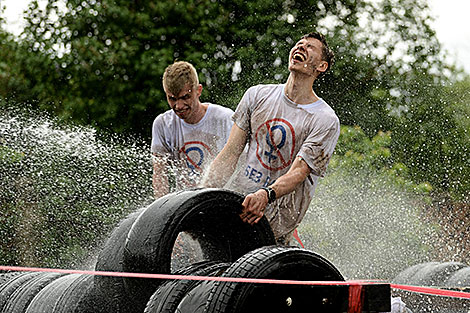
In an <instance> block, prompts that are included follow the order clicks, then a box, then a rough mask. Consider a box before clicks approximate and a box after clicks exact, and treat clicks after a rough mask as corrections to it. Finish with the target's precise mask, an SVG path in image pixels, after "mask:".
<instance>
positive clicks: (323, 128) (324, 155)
mask: <svg viewBox="0 0 470 313" xmlns="http://www.w3.org/2000/svg"><path fill="white" fill-rule="evenodd" d="M339 131H340V124H339V120H338V118H337V117H336V116H331V117H328V118H321V119H319V120H317V123H316V125H315V126H314V127H313V128H312V130H311V131H310V133H309V135H308V136H307V138H306V140H305V141H304V143H303V144H302V146H301V148H300V151H299V153H298V154H297V156H299V157H301V158H302V159H303V160H304V161H305V162H306V163H307V165H308V166H309V167H310V169H311V173H312V174H313V175H315V176H319V177H323V176H325V173H326V168H327V167H328V163H329V161H330V159H331V156H332V155H333V152H334V149H335V147H336V143H337V142H338V137H339Z"/></svg>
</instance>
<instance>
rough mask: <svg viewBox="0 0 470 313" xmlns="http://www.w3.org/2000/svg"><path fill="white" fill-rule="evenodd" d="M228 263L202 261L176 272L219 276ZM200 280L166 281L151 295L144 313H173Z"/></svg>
mask: <svg viewBox="0 0 470 313" xmlns="http://www.w3.org/2000/svg"><path fill="white" fill-rule="evenodd" d="M204 263H205V264H204ZM229 265H230V264H229V263H213V262H210V263H207V262H203V265H202V266H198V267H194V266H190V267H189V268H187V269H185V270H183V271H178V272H179V273H180V275H194V276H220V275H221V274H222V272H223V271H224V270H225V269H227V268H228V267H229ZM200 282H201V281H199V280H181V279H179V280H172V281H166V282H165V283H163V284H162V285H160V286H159V287H158V289H157V291H155V293H154V294H153V295H152V297H151V298H150V300H149V302H148V303H147V306H146V308H145V311H144V313H174V312H175V310H176V308H177V307H178V305H179V303H180V302H181V300H182V299H183V298H184V297H185V295H186V294H187V293H188V292H189V291H190V290H191V289H193V288H194V287H195V286H197V284H198V283H200Z"/></svg>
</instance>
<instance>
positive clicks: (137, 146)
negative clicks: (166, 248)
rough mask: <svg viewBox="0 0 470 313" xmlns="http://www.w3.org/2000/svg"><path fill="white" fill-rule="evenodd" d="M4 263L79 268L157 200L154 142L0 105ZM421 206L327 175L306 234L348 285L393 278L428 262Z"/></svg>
mask: <svg viewBox="0 0 470 313" xmlns="http://www.w3.org/2000/svg"><path fill="white" fill-rule="evenodd" d="M0 168H1V173H0V175H1V180H0V205H1V213H0V219H1V226H0V238H1V239H0V240H1V242H0V244H1V245H0V247H1V248H0V259H1V262H2V263H3V264H11V265H33V266H64V267H77V266H78V267H80V266H82V265H81V264H82V263H81V262H83V260H84V259H87V258H89V257H90V255H92V256H93V255H96V253H94V252H95V251H96V249H97V247H98V248H99V244H100V242H101V241H102V240H103V239H105V238H106V236H107V235H108V234H109V231H110V230H111V229H112V228H113V227H114V226H115V225H116V223H117V222H118V221H119V220H121V219H122V218H123V217H124V216H126V215H127V214H128V213H129V212H131V211H134V210H135V209H137V208H139V207H142V206H145V205H147V204H149V203H150V202H151V201H153V197H152V189H151V175H152V173H151V159H150V153H149V147H148V143H147V142H141V141H136V140H130V139H128V138H127V139H123V138H119V137H118V136H116V135H111V136H101V137H99V136H98V134H97V132H96V131H94V130H93V129H91V128H85V127H79V126H70V125H66V126H64V125H61V124H59V123H57V122H56V121H54V120H53V119H51V118H49V117H44V116H43V117H41V116H38V115H37V113H35V112H33V113H31V112H30V111H29V110H28V109H27V108H23V109H18V108H16V109H12V108H8V109H7V108H5V107H0ZM422 203H423V202H422V201H420V199H417V198H416V197H415V196H414V195H411V194H409V193H406V192H404V191H403V190H402V189H400V188H398V187H394V186H393V184H392V183H391V182H389V181H386V180H384V179H383V178H381V177H380V175H379V174H374V173H366V172H364V173H361V172H355V173H351V172H350V171H349V172H348V171H345V170H342V169H340V168H337V169H334V170H333V171H330V173H329V174H328V175H327V178H326V179H323V180H321V182H320V184H319V186H318V188H317V191H316V195H315V197H314V201H313V203H312V205H311V207H310V209H309V211H308V213H307V215H306V217H305V219H304V221H303V223H302V224H301V226H300V227H299V232H300V236H301V238H302V240H303V241H304V243H305V245H306V248H308V249H311V250H313V251H315V252H318V253H320V254H321V255H323V256H325V257H326V258H328V259H329V260H331V262H333V264H335V266H337V267H338V268H339V269H340V270H341V272H342V273H343V275H345V276H346V277H348V278H360V279H366V278H373V279H391V278H393V277H394V276H395V275H396V274H397V273H398V272H399V271H401V270H403V269H405V268H406V267H408V266H410V265H414V264H416V263H419V262H424V261H428V260H429V259H430V250H431V248H430V247H431V246H432V244H433V242H434V240H435V238H437V237H438V236H437V232H438V231H437V229H438V227H437V226H435V225H428V224H426V225H425V224H423V222H422V218H421V216H420V214H421V213H420V212H422V211H421V209H422V207H421V206H422Z"/></svg>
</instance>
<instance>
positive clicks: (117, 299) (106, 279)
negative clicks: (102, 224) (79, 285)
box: [93, 208, 144, 313]
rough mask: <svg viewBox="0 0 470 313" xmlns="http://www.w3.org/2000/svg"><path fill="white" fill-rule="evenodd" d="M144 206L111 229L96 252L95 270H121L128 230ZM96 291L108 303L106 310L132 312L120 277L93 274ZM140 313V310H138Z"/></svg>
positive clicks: (132, 308)
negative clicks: (97, 252)
mask: <svg viewBox="0 0 470 313" xmlns="http://www.w3.org/2000/svg"><path fill="white" fill-rule="evenodd" d="M143 210H144V208H142V209H140V210H137V211H136V212H133V213H131V214H129V215H128V216H127V217H126V218H125V219H124V220H122V221H121V222H120V223H119V225H118V226H117V227H116V228H115V229H114V230H113V232H112V233H111V235H110V236H109V237H108V240H107V241H106V243H105V245H104V246H103V248H102V249H101V251H100V253H99V254H98V258H97V261H96V265H95V270H97V271H106V272H123V269H122V263H123V252H124V247H125V244H126V239H127V235H128V233H129V230H130V229H131V227H132V224H134V222H135V220H136V219H137V217H138V216H139V215H140V214H141V213H142V211H143ZM93 279H94V285H95V289H96V293H97V294H98V296H100V297H101V298H102V299H104V300H105V301H106V300H108V303H107V304H106V305H105V307H106V310H107V312H110V313H111V312H134V306H133V305H132V301H131V300H130V299H129V297H128V295H127V292H126V289H125V286H124V281H123V278H122V277H113V276H102V275H95V276H94V278H93ZM139 313H140V312H139Z"/></svg>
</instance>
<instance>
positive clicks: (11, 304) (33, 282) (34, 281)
mask: <svg viewBox="0 0 470 313" xmlns="http://www.w3.org/2000/svg"><path fill="white" fill-rule="evenodd" d="M61 276H63V274H58V273H40V274H39V275H37V276H35V277H32V278H31V279H29V280H28V281H26V282H25V283H24V284H22V285H21V286H19V287H18V288H17V289H16V290H15V291H14V292H13V293H12V294H11V295H10V297H9V298H8V303H7V304H6V305H5V307H4V308H3V309H2V310H1V312H2V313H24V311H25V310H26V308H27V307H28V305H29V303H30V302H31V300H33V298H34V297H35V296H36V294H38V293H39V292H40V291H41V290H42V289H43V288H44V287H45V286H47V285H48V284H49V283H50V282H52V281H54V280H56V279H58V278H59V277H61Z"/></svg>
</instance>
